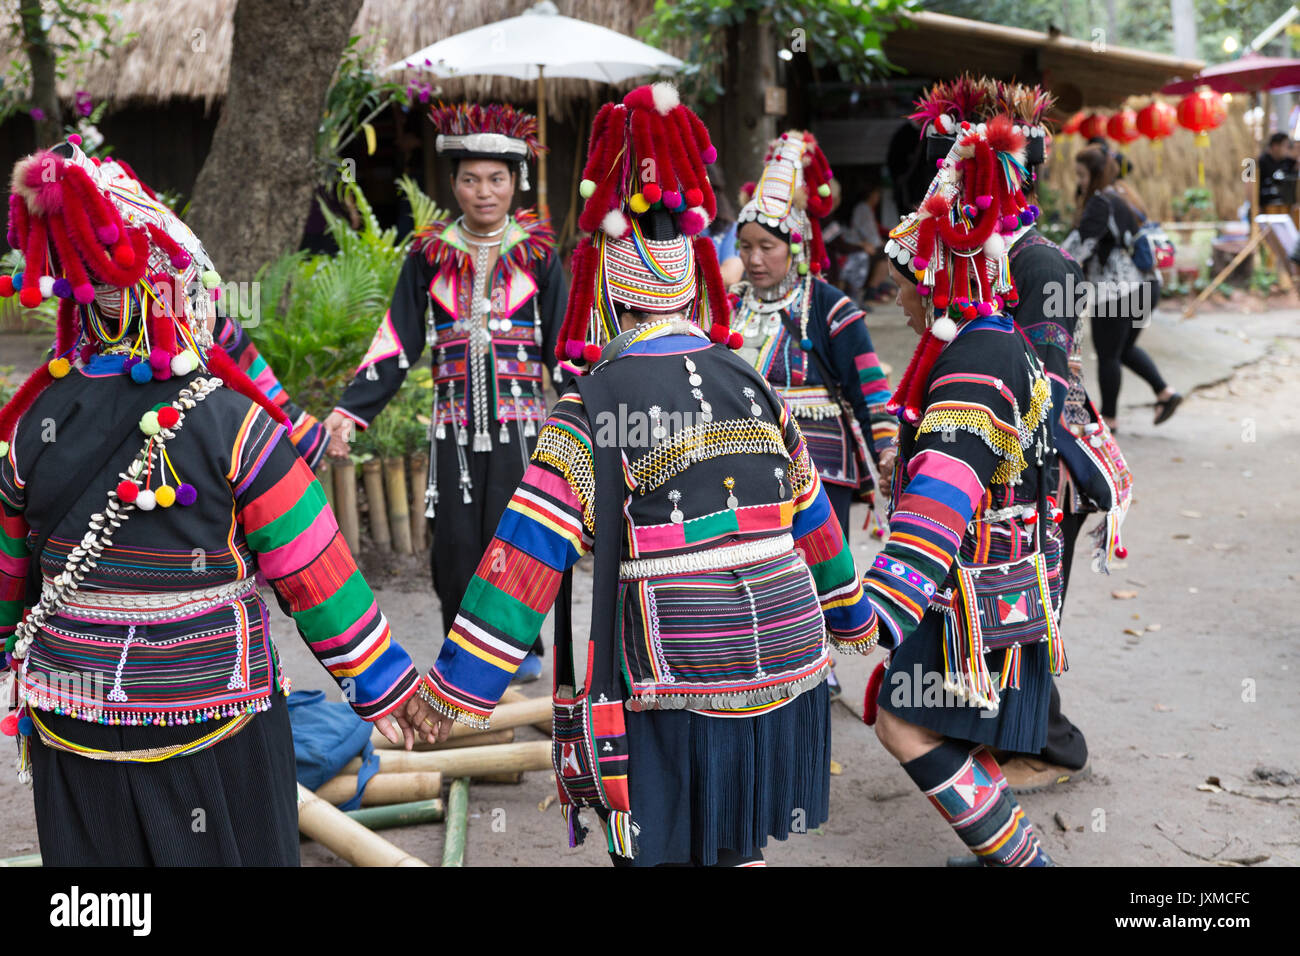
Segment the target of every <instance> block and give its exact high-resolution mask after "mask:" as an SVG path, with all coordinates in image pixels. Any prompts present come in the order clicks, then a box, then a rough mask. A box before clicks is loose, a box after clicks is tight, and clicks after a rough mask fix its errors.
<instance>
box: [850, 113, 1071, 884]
mask: <svg viewBox="0 0 1300 956" xmlns="http://www.w3.org/2000/svg"><path fill="white" fill-rule="evenodd" d="M952 125H953V122H952V120H951V118H947V119H946V121H944V126H945V127H949V126H952ZM954 131H955V133H956V142H955V144H954V145H953V147H952V149H951V150H950V151H949V153H948V155H947V157H946V158H945V159H944V160H943V164H942V166H941V167H940V169H939V172H938V175H937V176H936V177H935V179H934V181H933V183H932V184H931V186H930V191H929V195H928V196H927V198H926V199H925V201H924V203H923V204H922V206H921V209H920V211H919V212H917V213H915V214H912V215H910V216H908V217H907V218H906V219H904V220H903V222H902V223H900V224H899V225H898V226H897V227H896V228H895V229H894V230H893V231H892V232H891V234H890V236H891V238H890V241H889V242H888V243H887V246H886V251H887V252H888V254H889V255H890V257H891V262H892V264H893V268H894V272H895V273H896V279H897V281H898V282H899V284H900V292H899V303H900V305H902V306H903V309H904V311H905V312H906V314H907V317H908V324H909V326H911V328H912V329H913V330H914V331H916V332H917V333H918V334H919V335H921V341H920V343H919V344H918V346H917V349H916V352H915V354H914V355H913V357H912V360H911V362H910V364H909V365H908V368H907V370H906V371H905V372H904V373H903V376H902V378H901V380H900V382H899V385H898V389H897V391H896V392H895V393H894V397H893V399H892V400H891V407H894V408H896V409H897V411H898V414H899V417H900V419H901V422H902V430H901V433H900V443H899V451H898V461H897V466H896V468H895V472H894V480H893V487H892V495H891V516H890V532H889V537H888V540H887V541H886V544H885V547H884V550H883V551H882V552H881V553H880V554H879V555H877V557H876V559H875V561H874V563H873V565H872V568H871V569H870V570H869V571H868V572H867V574H866V575H865V577H864V579H863V586H864V589H865V591H866V593H867V596H868V598H869V600H870V602H871V604H872V606H873V607H874V608H875V610H876V612H877V614H878V615H879V620H880V643H881V644H882V645H884V646H886V647H888V648H889V649H890V650H891V657H890V659H889V661H888V664H887V665H885V664H882V665H881V667H880V668H878V669H877V671H876V672H875V673H874V674H873V675H872V680H871V681H870V682H869V684H868V689H867V700H866V702H865V703H866V712H867V714H866V716H867V719H868V722H871V721H872V720H874V722H875V725H876V732H877V735H878V736H879V738H880V740H881V742H882V743H883V744H884V745H885V747H886V749H887V750H889V752H890V753H891V754H893V755H894V756H895V757H896V758H897V759H898V760H899V762H900V763H901V764H902V766H903V769H904V770H906V771H907V773H908V775H909V776H910V777H911V778H912V780H913V781H914V782H915V783H916V785H917V786H918V787H919V788H920V789H921V791H922V792H923V793H925V794H926V796H928V797H929V798H930V800H931V802H932V803H933V804H934V805H935V807H936V808H937V809H938V810H939V812H940V813H941V814H942V815H943V817H944V819H945V820H946V821H947V822H948V823H949V824H950V825H951V826H952V827H953V829H954V830H955V831H956V832H957V834H958V836H960V837H961V838H962V840H963V841H964V842H965V843H966V845H967V846H968V847H969V848H970V850H971V851H972V853H974V854H975V856H976V858H977V859H978V860H979V861H981V862H982V863H984V864H985V865H990V866H1024V865H1046V864H1048V863H1049V862H1050V860H1049V858H1048V856H1047V854H1046V853H1045V851H1044V850H1043V848H1042V847H1041V845H1040V843H1039V840H1038V836H1037V834H1036V833H1035V831H1034V829H1033V827H1032V826H1031V825H1030V824H1029V822H1028V821H1027V820H1026V819H1025V816H1024V813H1023V812H1022V811H1021V809H1020V807H1019V805H1018V804H1017V803H1016V800H1015V797H1014V795H1013V794H1012V793H1011V791H1010V790H1009V789H1008V788H1007V784H1006V780H1005V779H1004V778H1003V775H1002V773H1001V771H1000V769H999V768H998V764H997V761H996V760H995V759H994V757H993V755H992V754H991V753H990V749H991V748H997V749H1000V750H1006V751H1012V752H1034V751H1037V750H1039V749H1041V748H1042V746H1043V742H1044V738H1045V735H1046V730H1047V708H1048V697H1049V694H1050V690H1051V681H1050V679H1049V678H1050V675H1052V674H1059V673H1060V672H1061V669H1062V668H1063V667H1064V666H1065V660H1064V653H1063V648H1062V644H1061V639H1060V632H1059V630H1058V616H1057V615H1058V604H1059V584H1060V577H1059V574H1060V536H1059V532H1058V531H1057V528H1056V524H1055V521H1056V520H1058V519H1059V517H1060V509H1058V508H1055V507H1053V506H1051V504H1050V503H1049V502H1048V500H1047V495H1048V493H1049V492H1050V490H1051V489H1050V488H1049V486H1048V485H1049V481H1048V477H1049V476H1048V468H1047V465H1048V461H1049V456H1050V454H1051V426H1050V422H1049V415H1050V409H1051V397H1050V389H1049V384H1048V379H1047V376H1046V375H1045V373H1044V371H1043V368H1042V363H1041V362H1040V361H1039V360H1038V358H1037V356H1036V355H1035V354H1034V352H1033V350H1032V349H1031V347H1030V346H1029V344H1028V343H1027V342H1026V340H1025V339H1024V337H1023V336H1021V334H1020V333H1019V332H1018V331H1017V330H1016V328H1015V326H1014V325H1013V323H1012V321H1011V319H1010V318H1009V317H1008V316H1007V315H1006V308H1007V307H1008V305H1009V304H1010V303H1012V302H1014V301H1015V299H1016V290H1015V288H1014V286H1013V284H1012V282H1011V278H1010V274H1009V271H1008V266H1007V256H1006V241H1007V238H1008V237H1009V236H1011V235H1013V234H1014V233H1015V231H1016V229H1017V228H1018V227H1019V226H1021V225H1025V224H1028V223H1030V222H1032V221H1033V220H1034V218H1035V217H1036V215H1037V209H1036V207H1034V206H1032V204H1029V203H1027V202H1026V200H1025V198H1024V196H1023V194H1022V193H1021V190H1020V184H1021V182H1022V180H1023V177H1024V165H1023V164H1024V148H1025V137H1024V136H1023V134H1022V133H1021V132H1019V131H1018V130H1017V129H1016V128H1015V124H1013V122H1012V120H1011V118H1010V117H1007V116H999V117H996V118H994V119H991V120H989V121H988V123H987V124H985V123H980V124H971V123H968V122H966V123H962V124H960V126H958V127H957V128H956V129H955V130H954ZM999 672H1000V673H999Z"/></svg>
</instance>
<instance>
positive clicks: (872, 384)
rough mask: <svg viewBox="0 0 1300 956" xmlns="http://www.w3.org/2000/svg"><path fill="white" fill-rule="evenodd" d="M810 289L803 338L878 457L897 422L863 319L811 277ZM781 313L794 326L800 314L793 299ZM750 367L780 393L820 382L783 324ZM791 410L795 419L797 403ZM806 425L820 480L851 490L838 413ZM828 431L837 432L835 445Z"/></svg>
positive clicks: (851, 467) (854, 481)
mask: <svg viewBox="0 0 1300 956" xmlns="http://www.w3.org/2000/svg"><path fill="white" fill-rule="evenodd" d="M811 289H812V302H811V303H810V305H809V308H808V337H809V338H810V339H811V340H812V343H813V348H814V349H816V350H817V351H818V354H819V355H821V356H822V361H823V362H824V363H825V364H826V366H827V367H828V368H829V369H830V371H831V372H832V373H833V374H834V375H835V377H836V379H837V382H836V384H838V385H839V388H840V392H841V394H842V395H843V396H844V398H845V399H847V400H848V402H849V403H850V404H851V405H852V406H853V414H854V417H855V418H856V419H857V421H858V425H859V427H860V428H861V429H862V434H863V436H864V437H865V436H870V438H869V439H868V444H869V450H870V452H871V454H872V456H873V457H875V458H879V456H880V453H881V452H882V451H884V450H885V449H886V448H888V447H890V445H891V444H892V443H893V440H894V438H895V436H896V435H897V434H898V420H897V419H896V418H894V416H893V415H891V414H889V412H887V411H886V410H885V404H886V403H887V402H888V401H889V396H890V392H891V389H890V386H889V381H888V379H887V377H886V376H885V372H884V369H883V368H881V365H880V359H879V358H878V357H877V355H876V352H875V348H874V347H873V346H872V344H871V333H870V332H869V331H868V330H867V323H866V315H865V314H864V313H863V311H862V310H861V309H860V308H858V306H857V305H855V304H854V302H853V300H852V299H850V298H849V297H848V296H846V295H844V293H842V292H840V290H839V289H836V288H835V287H834V286H832V285H831V284H830V283H828V282H825V281H824V280H822V279H814V280H813V282H812V286H811ZM731 302H732V309H733V314H734V313H735V310H736V308H737V305H738V303H739V299H738V298H737V297H735V296H733V297H732V299H731ZM785 312H786V313H787V314H788V315H789V316H792V317H793V319H794V321H795V323H796V324H798V322H799V321H800V316H801V315H802V302H801V298H800V297H799V296H796V298H795V300H794V301H793V302H792V303H791V304H790V306H789V307H788V308H787V309H786V310H785ZM734 324H735V323H734V320H733V325H734ZM755 368H756V369H757V370H758V371H759V373H760V374H761V375H762V376H763V377H764V378H765V379H767V381H768V382H769V383H771V384H772V385H773V386H775V387H776V388H777V391H778V392H780V393H782V394H784V391H785V390H786V389H797V388H798V387H799V386H812V385H825V384H826V383H825V382H823V381H822V377H821V375H820V373H819V372H818V369H817V366H816V364H815V363H814V362H813V361H812V360H811V359H810V358H809V356H808V355H807V353H805V352H804V351H803V349H802V348H800V344H799V342H798V341H796V340H795V339H794V338H793V337H792V336H791V335H790V333H789V332H788V331H787V330H786V328H785V325H784V324H782V325H781V326H780V328H778V329H777V330H776V331H775V333H774V334H772V335H770V336H768V337H767V338H766V340H765V341H764V343H763V345H762V346H761V347H760V349H759V353H758V358H757V360H756V362H755ZM794 407H795V414H796V415H798V414H799V407H798V403H797V402H795V403H794ZM805 427H807V426H805ZM811 427H813V428H816V429H817V431H818V439H817V440H816V441H813V442H812V443H811V444H810V449H811V451H812V454H813V461H815V462H816V463H817V470H818V472H819V473H820V474H821V477H822V480H823V481H825V482H827V483H829V484H835V485H846V486H849V487H856V486H857V485H858V481H859V475H858V469H857V464H856V460H855V458H854V453H853V447H852V444H851V442H852V441H853V436H851V435H849V434H848V433H847V431H846V430H845V429H844V427H843V424H842V422H840V420H839V418H838V415H837V416H836V417H834V418H832V419H829V420H822V421H819V422H815V423H814V424H813V425H812V426H811ZM834 431H837V432H838V447H836V445H835V441H836V437H837V436H836V435H835V434H834V433H833V432H834Z"/></svg>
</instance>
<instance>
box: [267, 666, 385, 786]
mask: <svg viewBox="0 0 1300 956" xmlns="http://www.w3.org/2000/svg"><path fill="white" fill-rule="evenodd" d="M289 722H290V723H291V724H292V725H293V756H294V760H295V761H296V763H297V765H298V782H299V783H300V784H302V785H303V786H304V787H306V788H307V789H308V790H315V789H316V788H317V787H319V786H320V785H321V784H323V783H325V782H326V781H327V780H332V779H333V778H334V777H336V776H338V775H339V774H340V773H341V772H342V771H343V767H344V766H345V765H346V764H347V762H348V761H349V760H351V759H352V758H353V757H360V758H361V770H360V771H359V772H358V773H357V792H356V793H355V794H354V795H353V796H352V799H350V800H348V802H347V803H342V804H339V809H340V810H355V809H357V807H359V806H361V794H362V793H364V792H365V789H366V784H367V783H369V782H370V778H371V777H373V776H374V775H375V774H376V773H377V772H378V770H379V754H377V753H375V748H374V745H373V744H371V742H370V729H371V728H370V724H368V723H366V722H365V721H364V720H362V719H361V718H360V717H358V716H357V715H356V713H355V712H354V711H353V710H352V708H351V707H349V706H348V705H347V704H345V703H342V702H331V701H328V700H326V699H325V692H324V691H323V690H296V691H294V692H293V693H291V694H290V695H289Z"/></svg>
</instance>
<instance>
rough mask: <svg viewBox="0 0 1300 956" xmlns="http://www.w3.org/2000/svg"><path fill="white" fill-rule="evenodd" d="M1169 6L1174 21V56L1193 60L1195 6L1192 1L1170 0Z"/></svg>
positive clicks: (1194, 52) (1194, 49)
mask: <svg viewBox="0 0 1300 956" xmlns="http://www.w3.org/2000/svg"><path fill="white" fill-rule="evenodd" d="M1169 6H1170V8H1171V9H1170V13H1172V14H1173V20H1174V56H1180V57H1182V58H1183V59H1185V60H1195V59H1196V58H1197V56H1196V4H1195V2H1194V0H1171V2H1170V4H1169Z"/></svg>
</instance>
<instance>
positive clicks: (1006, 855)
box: [903, 740, 1052, 866]
mask: <svg viewBox="0 0 1300 956" xmlns="http://www.w3.org/2000/svg"><path fill="white" fill-rule="evenodd" d="M967 746H968V745H966V744H962V743H958V742H957V741H954V740H946V741H944V742H943V743H942V744H940V745H939V746H938V747H936V748H935V749H934V750H931V751H930V752H929V753H928V754H925V755H924V756H921V757H917V758H916V759H915V760H909V761H908V762H907V763H905V764H903V769H904V770H906V771H907V775H908V776H909V777H911V778H912V782H913V783H915V784H916V785H917V786H918V787H919V788H920V789H921V792H922V793H924V794H925V795H926V796H927V797H929V798H930V802H931V803H933V804H934V806H935V808H936V809H937V810H938V811H939V812H940V813H941V814H943V818H944V819H945V820H947V821H948V824H949V825H950V826H951V827H952V828H953V829H954V830H955V831H956V832H957V835H958V836H959V837H961V838H962V842H964V843H965V844H966V846H968V847H969V848H970V851H971V852H972V853H974V854H975V855H976V856H977V857H979V858H980V860H981V862H983V864H984V865H985V866H1051V865H1052V861H1051V859H1050V858H1049V857H1048V855H1047V853H1046V851H1044V850H1043V848H1042V847H1041V846H1040V845H1039V843H1038V836H1037V834H1035V833H1034V827H1033V824H1031V823H1030V822H1029V821H1028V820H1027V819H1026V818H1025V814H1024V811H1023V810H1021V809H1020V804H1018V803H1017V802H1016V799H1015V796H1014V795H1013V794H1012V792H1011V791H1010V790H1009V789H1008V788H1007V781H1006V778H1005V777H1003V776H1002V770H1001V769H1000V768H999V767H998V764H997V761H996V760H994V759H993V755H992V754H990V753H989V752H988V750H987V749H985V748H984V747H982V746H979V747H976V748H975V749H974V750H970V751H968V750H967Z"/></svg>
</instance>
